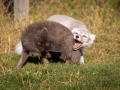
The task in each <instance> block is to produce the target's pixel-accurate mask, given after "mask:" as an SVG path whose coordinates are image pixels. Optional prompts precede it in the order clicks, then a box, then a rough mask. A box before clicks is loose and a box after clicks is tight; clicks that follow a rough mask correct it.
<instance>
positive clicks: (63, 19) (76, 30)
mask: <svg viewBox="0 0 120 90" xmlns="http://www.w3.org/2000/svg"><path fill="white" fill-rule="evenodd" d="M47 20H49V21H55V22H58V23H60V24H62V25H64V26H65V27H67V28H68V29H70V30H71V32H72V33H73V35H74V39H75V41H76V44H75V45H74V46H73V49H74V50H78V49H79V50H80V52H81V58H80V62H81V63H84V57H83V52H82V48H87V47H90V46H91V45H92V44H93V42H94V40H95V37H96V35H94V34H92V33H91V32H90V31H89V30H88V28H87V27H86V25H85V24H84V23H82V22H81V21H79V20H76V19H74V18H72V17H69V16H66V15H59V14H56V15H53V16H50V17H49V18H48V19H47ZM22 51H23V47H22V44H21V41H20V42H19V43H18V44H17V45H16V46H15V53H17V54H18V55H21V54H22Z"/></svg>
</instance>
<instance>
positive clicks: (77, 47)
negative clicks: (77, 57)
mask: <svg viewBox="0 0 120 90" xmlns="http://www.w3.org/2000/svg"><path fill="white" fill-rule="evenodd" d="M74 41H75V44H74V45H73V50H78V49H79V48H80V46H81V45H82V42H80V41H78V40H74Z"/></svg>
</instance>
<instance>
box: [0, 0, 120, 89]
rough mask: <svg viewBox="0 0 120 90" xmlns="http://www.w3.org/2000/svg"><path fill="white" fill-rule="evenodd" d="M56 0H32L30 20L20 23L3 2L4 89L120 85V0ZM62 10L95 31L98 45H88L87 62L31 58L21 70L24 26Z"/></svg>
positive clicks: (0, 71) (0, 69)
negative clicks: (19, 45)
mask: <svg viewBox="0 0 120 90" xmlns="http://www.w3.org/2000/svg"><path fill="white" fill-rule="evenodd" d="M52 1H53V2H52ZM52 1H48V0H43V1H40V2H38V3H36V4H33V3H31V4H30V15H29V20H28V21H25V22H22V23H21V24H19V25H16V26H14V22H13V18H11V17H10V15H7V14H4V12H3V10H4V8H3V6H2V5H1V3H0V90H119V88H120V12H119V11H118V7H119V4H120V2H119V0H92V1H91V0H52ZM58 13H59V14H65V15H69V16H71V17H74V18H76V19H78V20H81V21H83V22H84V23H85V24H86V26H87V27H88V28H89V30H90V31H91V32H92V33H94V34H96V40H95V42H94V44H93V45H92V46H91V47H90V48H88V49H84V57H85V64H84V65H82V64H79V63H78V64H71V65H67V66H64V65H63V64H61V63H50V64H49V65H47V66H44V65H43V64H41V63H38V64H34V63H31V62H28V63H26V65H25V66H24V67H23V68H22V69H20V70H17V69H16V68H15V66H16V64H17V62H18V60H19V56H18V55H16V54H14V46H15V45H16V43H18V41H19V40H20V36H21V32H22V31H23V30H24V27H25V26H27V25H28V24H30V23H33V22H35V21H42V20H46V19H47V18H48V17H49V16H51V15H53V14H58Z"/></svg>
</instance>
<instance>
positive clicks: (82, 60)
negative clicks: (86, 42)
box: [80, 56, 85, 64]
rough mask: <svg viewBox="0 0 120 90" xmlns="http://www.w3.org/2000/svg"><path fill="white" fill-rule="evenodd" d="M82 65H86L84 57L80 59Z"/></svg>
mask: <svg viewBox="0 0 120 90" xmlns="http://www.w3.org/2000/svg"><path fill="white" fill-rule="evenodd" d="M80 63H83V64H84V63H85V62H84V57H83V56H81V58H80Z"/></svg>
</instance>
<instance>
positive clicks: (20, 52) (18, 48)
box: [14, 41, 23, 55]
mask: <svg viewBox="0 0 120 90" xmlns="http://www.w3.org/2000/svg"><path fill="white" fill-rule="evenodd" d="M14 51H15V53H16V54H18V55H21V54H22V51H23V47H22V43H21V41H19V43H18V44H17V45H16V46H15V50H14Z"/></svg>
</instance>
